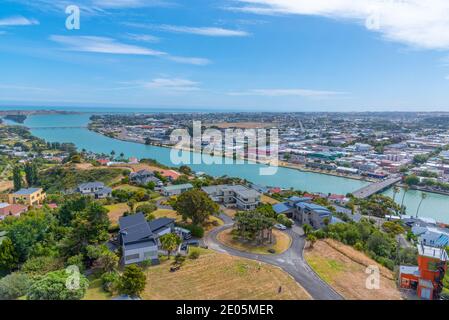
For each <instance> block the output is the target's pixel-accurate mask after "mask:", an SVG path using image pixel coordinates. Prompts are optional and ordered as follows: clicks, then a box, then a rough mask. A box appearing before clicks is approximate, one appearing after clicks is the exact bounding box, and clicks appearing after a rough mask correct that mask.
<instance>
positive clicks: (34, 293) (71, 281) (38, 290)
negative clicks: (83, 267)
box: [27, 270, 89, 300]
mask: <svg viewBox="0 0 449 320" xmlns="http://www.w3.org/2000/svg"><path fill="white" fill-rule="evenodd" d="M88 287H89V281H88V280H87V279H86V277H85V276H84V275H82V274H80V273H76V272H68V271H66V270H58V271H53V272H49V273H47V274H46V275H45V276H44V277H43V278H42V279H40V280H38V281H36V282H34V283H33V284H32V285H31V287H30V289H29V292H28V294H27V298H28V299H29V300H81V299H82V298H83V297H84V295H85V293H86V290H87V288H88Z"/></svg>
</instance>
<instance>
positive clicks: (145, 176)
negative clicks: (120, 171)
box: [129, 170, 164, 187]
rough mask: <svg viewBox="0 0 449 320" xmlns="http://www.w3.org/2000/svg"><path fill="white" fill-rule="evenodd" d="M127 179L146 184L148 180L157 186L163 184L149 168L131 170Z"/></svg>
mask: <svg viewBox="0 0 449 320" xmlns="http://www.w3.org/2000/svg"><path fill="white" fill-rule="evenodd" d="M129 180H130V181H131V182H132V183H135V184H138V185H142V186H146V185H148V183H150V182H154V184H155V185H156V186H158V187H162V186H163V185H164V184H163V183H162V181H161V180H159V179H158V178H156V177H155V176H154V173H153V172H151V171H149V170H140V171H137V172H131V173H130V174H129Z"/></svg>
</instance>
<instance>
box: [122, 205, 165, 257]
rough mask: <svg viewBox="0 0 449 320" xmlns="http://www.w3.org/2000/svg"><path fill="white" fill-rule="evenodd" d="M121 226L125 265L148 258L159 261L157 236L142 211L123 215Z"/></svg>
mask: <svg viewBox="0 0 449 320" xmlns="http://www.w3.org/2000/svg"><path fill="white" fill-rule="evenodd" d="M119 226H120V233H119V241H120V245H121V247H122V252H123V262H124V264H125V265H128V264H133V263H139V262H143V261H146V260H150V261H152V262H153V263H159V254H158V245H157V239H156V236H155V234H154V233H153V232H152V231H151V228H150V226H149V224H148V222H147V221H146V219H145V216H144V215H143V214H142V213H137V214H134V215H130V216H126V217H121V218H120V219H119Z"/></svg>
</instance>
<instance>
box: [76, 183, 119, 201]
mask: <svg viewBox="0 0 449 320" xmlns="http://www.w3.org/2000/svg"><path fill="white" fill-rule="evenodd" d="M76 191H77V192H79V193H81V194H82V195H86V196H92V197H94V198H95V199H104V198H107V197H111V196H112V189H111V188H108V187H106V186H105V185H104V183H103V182H87V183H82V184H80V185H79V186H78V187H77V188H76Z"/></svg>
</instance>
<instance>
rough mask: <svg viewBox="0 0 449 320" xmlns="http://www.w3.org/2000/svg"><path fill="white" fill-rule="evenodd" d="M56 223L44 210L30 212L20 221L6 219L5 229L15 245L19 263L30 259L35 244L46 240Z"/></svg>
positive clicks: (4, 222)
mask: <svg viewBox="0 0 449 320" xmlns="http://www.w3.org/2000/svg"><path fill="white" fill-rule="evenodd" d="M54 222H55V221H54V218H53V217H52V216H51V214H49V213H47V212H45V211H42V210H33V211H29V212H27V213H26V214H23V215H22V216H21V217H20V219H14V218H6V219H5V220H4V221H3V229H4V230H5V231H7V232H8V237H9V238H10V239H11V241H12V242H13V243H14V247H15V249H16V252H17V254H18V257H19V262H23V261H25V260H26V259H27V258H28V256H29V254H30V252H31V251H32V249H33V246H34V245H35V244H37V243H38V242H41V241H43V240H44V239H46V236H47V235H48V232H49V231H50V230H51V228H50V227H51V225H52V224H53V223H54Z"/></svg>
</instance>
